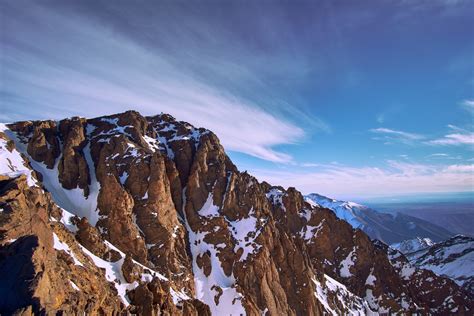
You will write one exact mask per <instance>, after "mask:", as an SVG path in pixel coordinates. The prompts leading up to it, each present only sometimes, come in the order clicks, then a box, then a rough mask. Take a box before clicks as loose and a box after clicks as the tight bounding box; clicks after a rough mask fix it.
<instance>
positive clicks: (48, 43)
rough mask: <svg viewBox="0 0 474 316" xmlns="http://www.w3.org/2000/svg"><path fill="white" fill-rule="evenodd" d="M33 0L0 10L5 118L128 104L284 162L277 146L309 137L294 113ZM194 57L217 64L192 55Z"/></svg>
mask: <svg viewBox="0 0 474 316" xmlns="http://www.w3.org/2000/svg"><path fill="white" fill-rule="evenodd" d="M31 5H32V6H35V8H34V10H33V9H32V10H29V11H25V12H22V13H21V14H19V15H18V16H15V17H12V16H10V17H9V16H7V15H2V17H5V18H6V19H8V21H7V22H8V23H5V25H6V26H7V27H8V29H7V30H4V31H3V34H4V35H6V36H5V38H2V40H3V42H2V46H3V47H2V54H0V63H1V64H2V65H5V66H6V65H8V67H5V69H4V70H2V82H4V83H5V82H8V84H2V85H1V89H0V93H1V96H2V97H1V98H0V99H1V100H0V102H1V106H2V109H5V112H7V113H10V114H9V116H2V117H3V119H9V118H15V119H20V118H23V119H31V118H63V117H65V116H70V115H82V116H87V117H91V116H95V115H103V114H110V113H116V112H119V111H125V110H128V109H136V110H138V111H140V112H141V113H143V114H145V115H153V114H157V113H160V112H166V113H170V114H172V115H173V116H175V117H176V118H177V119H180V120H185V121H189V122H191V123H192V124H194V125H197V126H203V127H206V128H208V129H210V130H212V131H214V132H215V133H216V134H217V135H218V136H219V138H220V139H221V142H222V144H223V145H224V147H225V148H226V149H227V150H233V151H238V152H243V153H246V154H249V155H252V156H255V157H258V158H261V159H265V160H269V161H273V162H282V163H285V162H289V161H291V160H292V157H291V156H290V155H289V154H287V153H284V152H281V151H278V150H276V149H274V147H275V146H276V145H282V144H293V143H296V142H298V141H300V140H301V139H302V138H303V137H304V136H305V132H304V130H303V129H302V128H300V127H298V126H297V125H296V124H294V123H292V122H291V121H290V120H288V119H285V118H282V117H281V116H278V115H275V114H273V113H269V112H268V111H266V110H265V109H264V107H263V106H261V105H260V104H255V103H254V102H252V101H250V100H249V99H246V98H243V97H239V96H237V95H235V94H233V93H232V92H231V91H230V90H227V89H226V88H225V87H224V86H221V87H217V86H216V85H215V84H210V83H206V82H205V81H203V80H202V78H201V77H200V76H198V75H196V74H195V73H193V72H186V69H183V68H180V67H179V66H178V65H176V64H175V63H173V62H170V60H169V58H170V56H171V55H172V54H170V53H169V52H167V53H164V52H162V51H159V50H150V49H147V48H146V47H144V46H143V45H139V44H137V43H136V42H134V41H132V40H130V39H129V38H128V37H125V36H122V35H121V34H120V33H117V32H114V30H113V29H109V28H106V27H104V26H102V25H100V24H96V23H93V22H92V21H86V20H84V19H83V18H81V17H80V16H63V15H61V14H58V13H55V12H51V11H49V10H48V9H47V8H44V7H40V6H38V7H36V5H34V4H31ZM45 21H47V23H45ZM17 29H21V32H16V31H15V30H17ZM7 35H8V36H7ZM192 61H194V62H195V63H199V64H200V65H201V66H202V65H205V64H210V63H212V60H209V59H201V60H197V59H194V58H193V56H190V58H189V61H188V63H191V62H192ZM246 71H247V70H246ZM235 72H240V73H243V72H244V70H242V69H240V68H235V69H234V70H233V74H234V75H235ZM246 73H247V72H246ZM246 76H252V74H247V75H246ZM18 96H22V99H19V98H18ZM269 101H271V100H269ZM288 108H289V109H290V110H291V107H290V106H288ZM317 124H319V125H320V128H321V129H322V130H325V129H326V130H327V129H328V128H329V127H328V126H327V124H325V123H324V122H322V121H317Z"/></svg>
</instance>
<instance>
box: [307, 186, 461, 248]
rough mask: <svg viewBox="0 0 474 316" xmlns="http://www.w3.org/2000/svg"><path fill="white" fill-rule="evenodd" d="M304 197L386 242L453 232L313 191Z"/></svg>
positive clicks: (434, 237) (444, 236) (435, 238)
mask: <svg viewBox="0 0 474 316" xmlns="http://www.w3.org/2000/svg"><path fill="white" fill-rule="evenodd" d="M305 200H306V201H307V202H308V203H310V204H312V205H315V206H316V205H317V206H321V207H325V208H328V209H330V210H332V211H334V213H336V216H337V217H338V218H340V219H343V220H345V221H347V222H348V223H349V224H351V226H352V227H354V228H358V229H361V230H363V231H364V232H365V233H366V234H367V235H369V236H370V237H371V238H372V239H379V240H381V241H383V242H385V243H387V244H394V243H398V242H402V241H404V240H410V239H414V238H416V237H418V236H424V237H426V238H429V239H431V240H433V241H443V240H446V239H448V238H450V237H452V236H453V235H454V234H453V233H452V232H450V231H449V230H447V229H445V228H443V227H441V226H438V225H435V224H432V223H430V222H428V221H425V220H423V219H420V218H417V217H413V216H410V215H406V214H402V213H396V214H388V213H381V212H377V211H376V210H374V209H372V208H370V207H368V206H365V205H361V204H358V203H354V202H348V201H338V200H335V199H331V198H328V197H326V196H323V195H320V194H316V193H312V194H309V195H306V196H305Z"/></svg>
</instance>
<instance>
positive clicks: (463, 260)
mask: <svg viewBox="0 0 474 316" xmlns="http://www.w3.org/2000/svg"><path fill="white" fill-rule="evenodd" d="M391 247H392V248H394V249H397V250H399V251H400V252H402V253H403V254H404V255H405V257H407V258H408V260H409V261H410V263H411V264H413V265H414V266H416V267H418V268H420V269H427V270H431V271H433V272H434V273H436V274H437V275H445V276H448V277H449V278H451V279H452V280H454V282H456V283H457V284H458V285H460V286H463V287H464V288H465V289H466V290H469V291H471V292H474V238H472V237H467V236H461V235H457V236H454V237H452V238H450V239H448V240H446V241H443V242H440V243H433V242H432V241H431V240H430V239H428V238H419V237H418V238H415V239H412V240H406V241H404V242H401V243H398V244H393V245H392V246H391Z"/></svg>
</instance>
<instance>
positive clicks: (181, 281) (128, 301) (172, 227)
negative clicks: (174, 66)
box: [0, 111, 472, 315]
mask: <svg viewBox="0 0 474 316" xmlns="http://www.w3.org/2000/svg"><path fill="white" fill-rule="evenodd" d="M2 130H3V133H2V134H0V138H1V139H2V142H1V143H0V145H1V146H0V159H2V161H1V166H2V169H1V171H2V174H1V176H0V177H1V178H0V195H1V199H0V208H1V209H2V212H0V254H1V255H0V272H1V273H0V275H1V278H3V279H2V280H1V281H2V282H0V292H1V293H2V294H5V296H4V297H5V298H6V299H1V300H0V311H1V312H2V314H10V313H13V312H22V313H25V314H28V313H36V314H38V313H61V312H62V313H65V314H78V313H80V312H86V313H92V314H94V313H96V314H97V313H98V314H101V313H104V314H112V313H124V312H129V313H137V314H140V315H154V314H156V313H164V314H166V313H168V314H172V315H179V314H183V315H209V314H213V315H229V314H233V315H236V314H248V315H261V314H262V313H264V314H266V315H281V314H285V315H322V314H333V315H339V314H355V315H357V314H359V315H361V314H371V313H381V312H387V311H391V312H397V311H398V312H401V311H418V310H423V311H425V312H430V313H432V314H443V313H444V314H446V313H449V312H453V311H457V312H459V313H460V314H469V313H470V311H471V310H472V303H471V302H472V296H471V294H470V293H467V292H465V291H463V290H462V289H460V287H459V286H458V285H456V284H455V283H454V282H452V281H451V280H449V279H448V278H444V277H438V276H436V275H435V274H433V273H431V272H429V271H425V270H417V269H416V268H414V267H413V266H411V265H410V264H409V263H408V262H407V261H406V259H405V257H404V256H403V255H400V256H396V255H393V254H392V253H391V252H390V251H392V250H390V249H389V248H388V247H386V246H385V245H383V244H379V243H377V242H375V243H374V242H372V241H371V240H370V238H369V237H368V236H367V235H366V234H365V233H363V232H362V231H360V230H354V229H353V228H352V227H351V226H350V225H349V224H348V223H346V222H345V221H342V220H339V219H338V218H337V217H336V215H335V214H334V213H333V212H332V211H330V210H327V209H324V208H320V207H317V206H312V205H310V204H308V203H306V202H305V200H304V198H303V196H302V195H301V193H300V192H298V191H297V190H296V189H294V188H289V189H288V190H284V189H283V188H281V187H275V186H271V185H270V184H268V183H265V182H264V183H259V182H258V181H257V180H256V179H255V178H254V177H252V176H251V175H249V174H247V173H241V172H239V171H238V170H237V168H236V167H235V166H234V165H233V163H232V162H231V161H230V159H229V158H228V157H227V155H226V154H225V152H224V149H223V147H222V146H221V145H220V143H219V140H218V138H217V137H216V136H215V135H214V134H213V133H212V132H211V131H208V130H205V129H201V128H199V129H198V128H195V127H193V126H192V125H190V124H188V123H185V122H179V121H176V120H175V119H174V118H172V117H171V116H169V115H165V114H162V115H157V116H153V117H143V116H141V115H140V114H139V113H137V112H133V111H129V112H125V113H121V114H117V115H111V116H106V117H99V118H93V119H84V118H71V119H65V120H61V121H59V122H57V121H34V122H30V121H27V122H18V123H15V124H10V125H8V126H3V127H2ZM66 280H70V281H71V282H69V281H66ZM419 284H423V287H421V286H420V285H419ZM11 288H13V289H15V291H14V293H15V294H21V296H18V297H20V299H17V300H11V299H9V296H8V295H9V294H8V293H9V291H11V290H10V289H11ZM421 289H422V290H423V294H420V293H419V290H421ZM104 304H105V306H104Z"/></svg>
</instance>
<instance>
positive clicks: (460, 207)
mask: <svg viewBox="0 0 474 316" xmlns="http://www.w3.org/2000/svg"><path fill="white" fill-rule="evenodd" d="M370 206H371V207H372V208H373V209H376V210H377V211H380V212H384V213H392V214H395V213H403V214H408V215H410V216H413V217H416V218H421V219H423V220H425V221H428V222H430V223H432V224H435V225H438V226H442V227H444V228H446V229H447V230H449V231H450V232H453V233H454V234H459V235H466V236H471V237H474V225H472V223H474V202H473V200H472V199H470V198H466V199H464V200H461V201H458V200H445V201H419V202H413V201H412V202H385V203H375V204H371V205H370Z"/></svg>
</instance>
